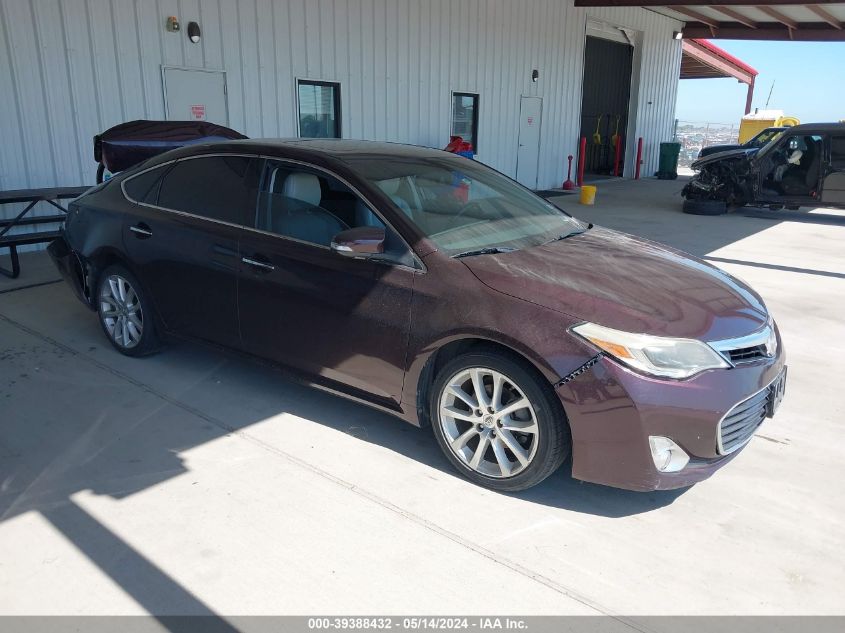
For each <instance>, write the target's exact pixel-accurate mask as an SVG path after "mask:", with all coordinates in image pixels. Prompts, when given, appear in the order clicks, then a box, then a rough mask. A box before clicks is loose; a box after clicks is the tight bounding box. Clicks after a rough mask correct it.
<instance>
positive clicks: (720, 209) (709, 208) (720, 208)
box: [684, 198, 728, 215]
mask: <svg viewBox="0 0 845 633" xmlns="http://www.w3.org/2000/svg"><path fill="white" fill-rule="evenodd" d="M727 212H728V204H727V203H726V202H725V201H724V200H702V199H697V198H687V199H686V200H684V213H690V214H692V215H723V214H725V213H727Z"/></svg>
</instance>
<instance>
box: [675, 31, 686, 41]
mask: <svg viewBox="0 0 845 633" xmlns="http://www.w3.org/2000/svg"><path fill="white" fill-rule="evenodd" d="M672 37H673V38H675V39H676V40H682V39H684V32H683V31H675V32H674V33H672Z"/></svg>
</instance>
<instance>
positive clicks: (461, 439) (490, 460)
mask: <svg viewBox="0 0 845 633" xmlns="http://www.w3.org/2000/svg"><path fill="white" fill-rule="evenodd" d="M439 414H440V415H439V423H440V427H441V429H442V430H443V434H444V436H445V438H446V441H447V444H448V445H449V448H450V450H451V451H452V452H453V453H454V454H455V455H456V456H457V457H458V459H459V460H460V461H461V462H463V463H464V464H465V465H466V466H467V467H469V468H470V469H472V470H473V471H475V472H477V473H480V474H482V475H486V476H487V477H496V478H506V477H513V476H514V475H517V474H519V473H520V472H522V471H523V470H525V469H526V468H527V467H528V466H529V465H530V464H531V461H532V460H533V459H534V455H535V454H536V452H537V442H538V439H539V433H540V427H539V425H538V424H537V416H536V413H535V412H534V407H533V406H532V404H531V402H530V401H529V400H528V398H527V396H526V395H525V392H524V391H523V390H522V389H521V388H520V387H519V386H518V385H517V384H516V383H515V382H514V381H513V380H511V379H510V378H509V377H508V376H506V375H505V374H503V373H501V372H498V371H495V370H493V369H487V368H483V367H471V368H468V369H463V370H461V371H460V372H458V373H457V374H455V375H454V376H452V377H451V378H450V379H449V381H448V382H447V383H446V385H445V387H444V388H443V391H442V393H441V394H440V403H439Z"/></svg>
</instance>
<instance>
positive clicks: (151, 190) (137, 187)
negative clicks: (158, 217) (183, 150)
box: [123, 165, 170, 204]
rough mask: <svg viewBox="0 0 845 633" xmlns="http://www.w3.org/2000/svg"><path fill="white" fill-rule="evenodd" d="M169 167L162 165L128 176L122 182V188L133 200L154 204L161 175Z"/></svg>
mask: <svg viewBox="0 0 845 633" xmlns="http://www.w3.org/2000/svg"><path fill="white" fill-rule="evenodd" d="M169 168H170V165H164V166H162V167H157V168H156V169H151V170H150V171H146V172H144V173H143V174H139V175H137V176H134V177H132V178H129V179H128V180H127V181H126V182H125V183H123V189H124V191H125V192H126V195H127V196H129V199H130V200H132V201H133V202H143V203H146V204H156V203H157V200H158V190H159V185H160V184H161V177H162V176H163V175H164V172H166V171H167V169H169Z"/></svg>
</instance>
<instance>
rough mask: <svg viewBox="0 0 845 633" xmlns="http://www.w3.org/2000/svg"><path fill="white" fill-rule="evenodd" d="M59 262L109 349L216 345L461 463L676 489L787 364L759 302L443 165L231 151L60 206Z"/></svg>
mask: <svg viewBox="0 0 845 633" xmlns="http://www.w3.org/2000/svg"><path fill="white" fill-rule="evenodd" d="M50 252H51V254H52V256H53V258H54V260H55V261H56V264H57V265H58V267H59V269H60V270H61V271H62V273H63V274H64V276H65V277H66V278H67V280H68V281H69V282H70V283H71V285H72V286H73V288H74V289H75V291H76V293H77V294H78V295H79V297H80V298H81V299H82V300H83V301H84V302H85V303H86V304H87V305H88V306H89V307H90V308H91V309H92V310H95V311H96V312H97V314H98V316H99V320H100V323H101V325H102V328H103V331H104V332H105V334H106V336H107V337H108V338H109V340H110V341H111V343H112V344H113V345H114V347H115V348H116V349H117V350H118V351H120V352H122V353H124V354H127V355H130V356H143V355H145V354H149V353H151V352H153V351H155V350H156V349H158V348H159V346H160V344H161V342H162V341H163V340H165V339H166V338H170V337H180V338H190V339H194V340H202V341H209V342H212V343H215V344H217V345H222V346H226V347H229V348H232V349H236V350H239V351H241V352H246V353H248V354H252V355H255V356H258V357H261V358H263V359H266V360H269V361H271V362H273V363H277V364H279V365H283V366H285V367H287V368H288V369H290V370H292V372H294V373H295V374H296V375H298V376H300V377H302V378H303V379H304V380H306V381H307V382H308V383H309V384H312V385H315V386H318V387H321V388H324V389H327V390H330V391H332V392H333V393H336V394H340V395H343V396H346V397H349V398H352V399H354V400H357V401H359V402H363V403H366V404H368V405H371V406H374V407H376V408H378V409H381V410H383V411H387V412H390V413H392V414H395V415H396V416H398V417H400V418H402V419H404V420H406V421H408V422H411V423H413V424H416V425H419V426H424V425H429V424H430V425H431V427H432V429H433V431H434V435H435V437H436V438H437V442H438V443H439V444H440V446H441V448H442V449H443V452H444V454H445V455H446V457H447V458H448V459H449V461H451V462H452V464H453V465H454V466H455V468H456V469H457V470H458V471H459V472H461V473H462V474H464V475H465V476H467V477H468V478H470V479H471V480H473V481H475V482H477V483H480V484H482V485H484V486H488V487H490V488H493V489H496V490H521V489H524V488H528V487H529V486H533V485H535V484H537V483H539V482H540V481H542V480H543V479H545V478H546V477H548V476H549V475H550V474H551V473H552V472H554V471H555V470H556V469H557V468H558V467H559V466H560V465H561V464H562V463H563V462H564V461H565V460H566V459H567V457H569V455H570V454H571V455H572V460H573V462H572V473H573V475H574V476H575V477H577V478H579V479H583V480H587V481H593V482H599V483H603V484H609V485H613V486H619V487H623V488H630V489H635V490H653V489H657V488H676V487H680V486H688V485H690V484H693V483H695V482H697V481H700V480H702V479H704V478H706V477H708V476H709V475H710V474H712V473H713V472H714V471H715V470H716V469H718V468H720V467H721V466H723V465H724V464H726V463H727V462H728V461H730V459H731V458H732V457H733V456H734V455H735V454H736V452H737V451H738V450H739V449H740V448H742V447H743V446H745V445H746V443H747V442H748V441H749V440H750V439H751V437H752V435H753V434H754V432H755V430H756V429H757V427H758V426H759V425H760V424H761V423H762V422H763V421H764V419H765V418H766V417H768V416H771V415H772V414H773V413H774V411H775V409H776V408H777V406H778V404H779V403H780V400H781V398H782V396H783V392H784V384H785V376H786V368H785V365H784V354H783V346H782V344H781V341H780V337H779V334H778V330H777V327H776V326H775V324H774V321H773V320H772V318H771V316H770V315H769V313H768V312H767V310H766V307H765V305H764V304H763V301H762V300H761V299H760V297H759V296H758V295H757V294H756V293H755V292H754V291H753V290H751V289H750V288H749V287H748V286H746V285H745V284H743V283H742V282H741V281H739V280H737V279H735V278H733V277H731V276H730V275H728V274H727V273H725V272H723V271H721V270H719V269H717V268H715V267H713V266H711V265H709V264H707V263H705V262H702V261H700V260H698V259H694V258H692V257H690V256H689V255H686V254H684V253H681V252H679V251H676V250H673V249H671V248H668V247H665V246H662V245H659V244H655V243H653V242H648V241H646V240H643V239H640V238H636V237H633V236H630V235H626V234H623V233H617V232H615V231H609V230H607V229H602V228H598V227H593V226H592V225H589V224H585V223H583V222H580V221H578V220H576V219H575V218H573V217H571V216H569V215H568V214H567V213H565V212H563V211H561V210H560V209H558V208H557V207H555V206H554V205H552V204H550V203H548V202H547V201H545V200H543V199H542V198H539V197H537V196H536V195H534V194H533V193H532V192H531V191H528V190H527V189H525V188H523V187H521V186H520V185H518V184H516V183H514V182H513V181H511V180H510V179H508V178H506V177H504V176H502V175H501V174H499V173H497V172H495V171H493V170H492V169H489V168H487V167H485V166H484V165H481V164H479V163H477V162H474V161H472V160H469V159H465V158H462V157H458V156H453V155H451V154H447V153H445V152H442V151H437V150H430V149H423V148H419V147H409V146H403V145H396V144H388V143H370V142H362V141H342V140H291V141H231V142H223V143H215V144H203V145H195V146H191V147H188V148H183V149H178V150H175V151H171V152H168V153H165V154H162V155H160V156H157V157H155V158H152V159H150V160H148V161H147V162H146V163H144V164H142V165H140V166H138V167H136V168H134V169H131V170H129V171H127V172H124V173H122V174H120V175H118V176H116V177H114V178H112V179H111V180H110V181H108V182H106V183H105V184H103V185H100V186H98V187H96V188H94V189H92V190H90V191H89V192H88V193H86V194H85V195H84V196H82V197H81V198H79V199H78V200H77V201H76V202H74V203H73V204H72V205H71V209H70V213H69V216H68V219H67V223H66V226H65V229H64V236H63V238H61V239H59V240H57V241H56V242H54V243H53V244H52V245H51V247H50Z"/></svg>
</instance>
